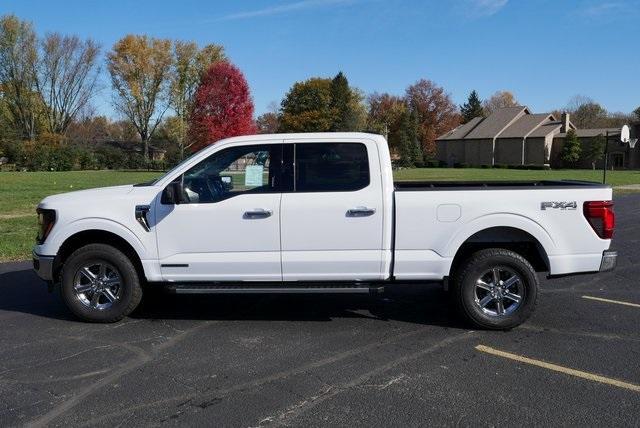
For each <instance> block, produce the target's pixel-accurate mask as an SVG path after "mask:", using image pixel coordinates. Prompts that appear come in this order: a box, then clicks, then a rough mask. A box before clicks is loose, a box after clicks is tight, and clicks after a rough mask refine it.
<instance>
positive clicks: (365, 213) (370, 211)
mask: <svg viewBox="0 0 640 428" xmlns="http://www.w3.org/2000/svg"><path fill="white" fill-rule="evenodd" d="M375 213H376V209H375V208H367V207H355V208H351V209H350V210H347V217H369V216H370V215H374V214H375Z"/></svg>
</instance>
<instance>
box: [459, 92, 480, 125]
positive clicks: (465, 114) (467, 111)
mask: <svg viewBox="0 0 640 428" xmlns="http://www.w3.org/2000/svg"><path fill="white" fill-rule="evenodd" d="M460 115H461V116H462V123H467V122H469V121H470V120H471V119H473V118H476V117H483V116H484V110H483V108H482V101H480V97H479V96H478V93H477V92H476V91H475V90H473V91H471V93H470V94H469V98H467V102H466V103H464V104H462V105H461V106H460Z"/></svg>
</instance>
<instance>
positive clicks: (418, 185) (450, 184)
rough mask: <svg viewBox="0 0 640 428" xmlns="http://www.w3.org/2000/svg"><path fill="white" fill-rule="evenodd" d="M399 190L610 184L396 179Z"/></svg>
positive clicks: (604, 186) (605, 186) (602, 186)
mask: <svg viewBox="0 0 640 428" xmlns="http://www.w3.org/2000/svg"><path fill="white" fill-rule="evenodd" d="M393 185H394V187H395V190H396V191H397V192H417V191H428V190H486V189H492V190H500V189H503V190H522V189H541V188H545V189H549V188H553V189H580V188H593V189H606V188H609V187H610V186H609V185H606V184H601V183H596V182H592V181H578V180H538V181H507V180H504V181H394V183H393Z"/></svg>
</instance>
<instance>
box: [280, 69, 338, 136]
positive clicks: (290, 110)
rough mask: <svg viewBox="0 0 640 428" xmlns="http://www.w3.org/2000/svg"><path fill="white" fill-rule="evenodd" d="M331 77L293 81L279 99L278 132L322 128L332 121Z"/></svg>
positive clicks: (315, 130)
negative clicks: (282, 97)
mask: <svg viewBox="0 0 640 428" xmlns="http://www.w3.org/2000/svg"><path fill="white" fill-rule="evenodd" d="M332 107H333V106H332V96H331V79H323V78H319V77H313V78H311V79H309V80H306V81H304V82H296V83H294V84H293V86H292V87H291V89H290V90H289V92H287V94H286V95H285V97H284V99H283V100H282V103H281V112H282V114H281V117H280V129H279V130H280V132H324V131H329V130H331V128H332V126H333V123H334V113H333V108H332Z"/></svg>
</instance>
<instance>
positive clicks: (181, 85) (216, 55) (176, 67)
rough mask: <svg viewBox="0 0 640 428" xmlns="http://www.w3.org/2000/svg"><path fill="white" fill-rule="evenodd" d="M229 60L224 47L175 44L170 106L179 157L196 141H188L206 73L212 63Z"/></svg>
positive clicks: (178, 42)
mask: <svg viewBox="0 0 640 428" xmlns="http://www.w3.org/2000/svg"><path fill="white" fill-rule="evenodd" d="M224 60H226V57H225V54H224V48H223V47H222V46H219V45H215V44H210V45H207V46H205V47H204V48H202V49H199V48H198V45H197V44H196V43H194V42H184V41H175V42H174V43H173V67H172V70H171V78H170V95H171V107H172V108H173V110H174V111H175V113H176V120H175V121H174V122H175V125H176V127H177V128H176V135H175V137H176V141H177V144H178V150H179V152H180V158H183V157H184V151H185V149H188V148H189V147H190V146H191V144H192V143H193V142H187V141H186V134H187V127H188V120H189V113H190V112H191V109H192V106H193V97H194V95H195V92H196V89H197V87H198V85H199V83H200V80H201V79H202V76H203V75H204V73H205V72H206V71H207V70H208V69H209V67H210V66H211V64H214V63H216V62H219V61H224Z"/></svg>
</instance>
